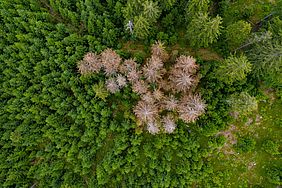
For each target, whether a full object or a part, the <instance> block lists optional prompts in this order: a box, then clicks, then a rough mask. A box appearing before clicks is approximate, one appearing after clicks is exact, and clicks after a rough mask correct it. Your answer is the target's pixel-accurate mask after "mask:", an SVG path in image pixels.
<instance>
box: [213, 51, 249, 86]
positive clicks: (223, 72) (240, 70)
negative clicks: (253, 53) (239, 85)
mask: <svg viewBox="0 0 282 188" xmlns="http://www.w3.org/2000/svg"><path fill="white" fill-rule="evenodd" d="M251 70H252V64H251V63H250V62H249V61H248V59H247V57H246V56H245V55H240V56H238V57H236V56H234V55H231V56H229V57H228V58H227V59H225V60H224V61H223V62H222V64H221V65H220V66H219V68H218V69H217V71H216V75H217V78H218V79H219V80H221V81H223V82H225V83H227V84H232V83H233V82H235V81H241V80H243V79H245V78H246V76H247V74H248V73H250V72H251Z"/></svg>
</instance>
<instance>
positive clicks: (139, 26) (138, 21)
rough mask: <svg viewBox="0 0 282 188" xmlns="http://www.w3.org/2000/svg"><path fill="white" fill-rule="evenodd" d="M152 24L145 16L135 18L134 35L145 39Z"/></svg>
mask: <svg viewBox="0 0 282 188" xmlns="http://www.w3.org/2000/svg"><path fill="white" fill-rule="evenodd" d="M149 29H150V23H149V21H148V19H147V18H145V17H143V16H141V15H140V16H135V17H134V34H135V35H136V36H137V37H138V38H141V39H143V38H145V37H147V36H148V34H149Z"/></svg>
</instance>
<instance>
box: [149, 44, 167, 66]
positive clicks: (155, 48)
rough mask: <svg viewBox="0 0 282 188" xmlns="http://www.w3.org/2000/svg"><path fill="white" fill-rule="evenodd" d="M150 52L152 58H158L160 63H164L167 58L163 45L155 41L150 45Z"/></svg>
mask: <svg viewBox="0 0 282 188" xmlns="http://www.w3.org/2000/svg"><path fill="white" fill-rule="evenodd" d="M151 52H152V55H153V56H156V57H159V58H160V59H161V60H162V61H166V60H167V59H168V58H169V56H168V53H167V52H166V50H165V47H164V44H163V43H162V42H161V41H157V42H155V44H153V45H152V47H151Z"/></svg>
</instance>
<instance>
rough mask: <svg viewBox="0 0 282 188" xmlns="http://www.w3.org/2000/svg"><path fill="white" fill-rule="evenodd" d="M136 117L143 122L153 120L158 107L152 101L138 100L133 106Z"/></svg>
mask: <svg viewBox="0 0 282 188" xmlns="http://www.w3.org/2000/svg"><path fill="white" fill-rule="evenodd" d="M133 111H134V113H135V115H136V117H137V118H138V119H139V120H140V121H141V122H143V123H147V122H153V121H154V120H155V119H156V118H157V117H158V108H157V106H156V105H155V104H153V103H148V102H145V101H142V100H140V101H139V102H138V103H137V105H136V106H135V108H134V110H133Z"/></svg>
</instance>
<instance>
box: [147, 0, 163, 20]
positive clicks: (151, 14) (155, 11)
mask: <svg viewBox="0 0 282 188" xmlns="http://www.w3.org/2000/svg"><path fill="white" fill-rule="evenodd" d="M160 12H161V11H160V10H159V7H158V4H157V2H153V1H145V2H144V3H143V12H142V15H143V16H144V17H145V18H147V19H148V20H150V22H155V21H156V20H157V19H158V18H159V16H160Z"/></svg>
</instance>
